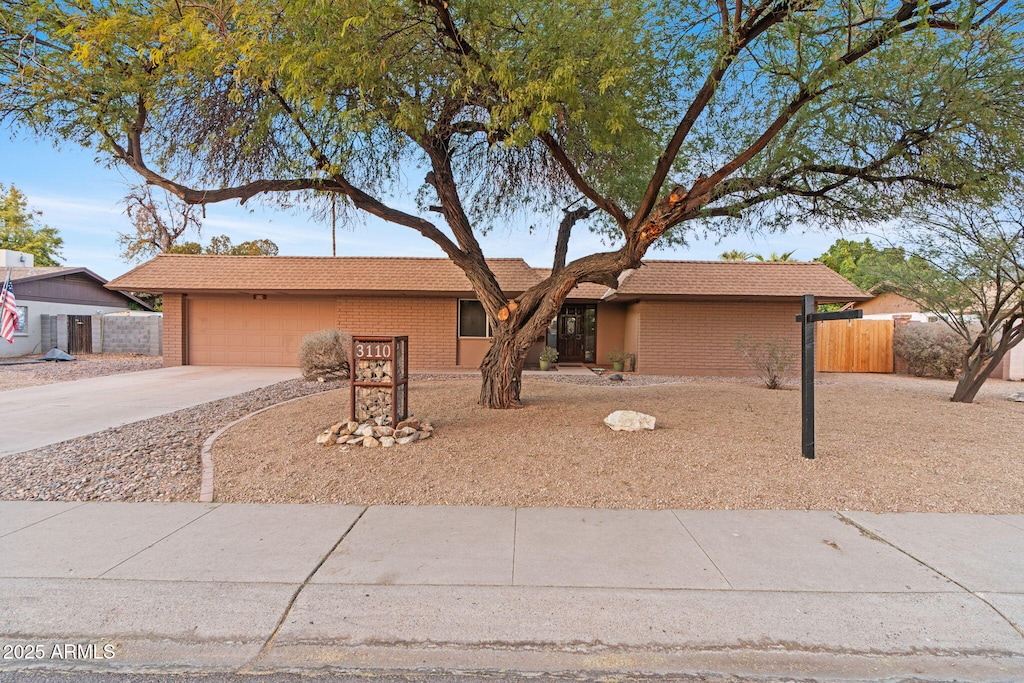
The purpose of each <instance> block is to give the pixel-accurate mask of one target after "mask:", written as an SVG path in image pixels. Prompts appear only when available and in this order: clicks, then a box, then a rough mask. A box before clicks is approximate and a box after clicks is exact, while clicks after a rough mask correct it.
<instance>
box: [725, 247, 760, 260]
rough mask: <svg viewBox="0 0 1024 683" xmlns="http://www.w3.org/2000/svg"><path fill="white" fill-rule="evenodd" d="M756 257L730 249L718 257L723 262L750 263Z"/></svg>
mask: <svg viewBox="0 0 1024 683" xmlns="http://www.w3.org/2000/svg"><path fill="white" fill-rule="evenodd" d="M753 257H754V255H753V254H750V253H748V252H745V251H738V250H736V249H730V250H729V251H723V252H722V253H721V254H719V255H718V258H719V260H721V261H749V260H750V259H751V258H753Z"/></svg>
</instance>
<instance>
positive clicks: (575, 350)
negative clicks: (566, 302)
mask: <svg viewBox="0 0 1024 683" xmlns="http://www.w3.org/2000/svg"><path fill="white" fill-rule="evenodd" d="M583 310H584V307H583V306H563V307H562V312H561V313H559V314H558V360H560V361H562V362H563V363H582V362H583Z"/></svg>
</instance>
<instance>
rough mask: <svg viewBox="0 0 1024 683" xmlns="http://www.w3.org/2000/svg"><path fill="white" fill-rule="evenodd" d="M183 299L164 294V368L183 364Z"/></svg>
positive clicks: (179, 296)
mask: <svg viewBox="0 0 1024 683" xmlns="http://www.w3.org/2000/svg"><path fill="white" fill-rule="evenodd" d="M184 299H185V297H184V295H183V294H164V322H163V325H164V330H163V337H164V344H163V347H164V367H170V366H172V365H183V364H184V358H183V357H182V354H183V351H184V346H185V344H184V339H185V320H184V315H183V314H184V309H185V306H184V303H185V301H184Z"/></svg>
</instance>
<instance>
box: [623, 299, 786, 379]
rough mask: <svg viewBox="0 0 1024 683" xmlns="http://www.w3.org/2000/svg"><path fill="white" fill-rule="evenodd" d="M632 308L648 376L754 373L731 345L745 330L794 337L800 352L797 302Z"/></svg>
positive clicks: (671, 303) (660, 304) (640, 357)
mask: <svg viewBox="0 0 1024 683" xmlns="http://www.w3.org/2000/svg"><path fill="white" fill-rule="evenodd" d="M630 308H631V309H632V310H633V311H635V313H636V316H637V371H639V372H642V373H644V374H648V375H657V374H665V375H697V376H726V377H730V376H731V377H745V376H750V375H751V374H752V373H751V371H750V368H749V367H747V365H746V364H745V363H744V362H743V360H742V359H740V357H739V356H738V355H737V353H736V351H735V349H734V347H733V345H734V343H735V340H736V338H737V337H739V336H740V335H742V334H745V333H752V334H754V335H756V336H759V337H781V338H783V339H788V340H791V341H792V343H793V346H794V348H795V349H796V350H797V352H798V353H799V348H800V325H798V324H797V323H796V322H795V320H794V319H795V316H796V315H797V314H798V313H799V312H800V304H799V303H796V302H793V303H753V302H710V301H694V302H680V301H665V302H661V301H641V302H638V303H636V304H634V305H633V306H631V307H630ZM627 345H628V343H627Z"/></svg>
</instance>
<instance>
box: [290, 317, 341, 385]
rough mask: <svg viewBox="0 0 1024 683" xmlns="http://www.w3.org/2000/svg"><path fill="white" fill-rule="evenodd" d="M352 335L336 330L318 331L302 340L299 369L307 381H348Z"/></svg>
mask: <svg viewBox="0 0 1024 683" xmlns="http://www.w3.org/2000/svg"><path fill="white" fill-rule="evenodd" d="M351 346H352V335H350V334H349V333H348V332H342V331H341V330H336V329H327V330H317V331H316V332H312V333H310V334H307V335H306V336H305V337H303V338H302V343H301V344H300V345H299V369H300V370H302V376H303V377H305V378H306V379H307V380H309V381H312V380H318V379H330V378H336V379H347V378H348V376H349V366H348V354H349V348H350V347H351Z"/></svg>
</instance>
